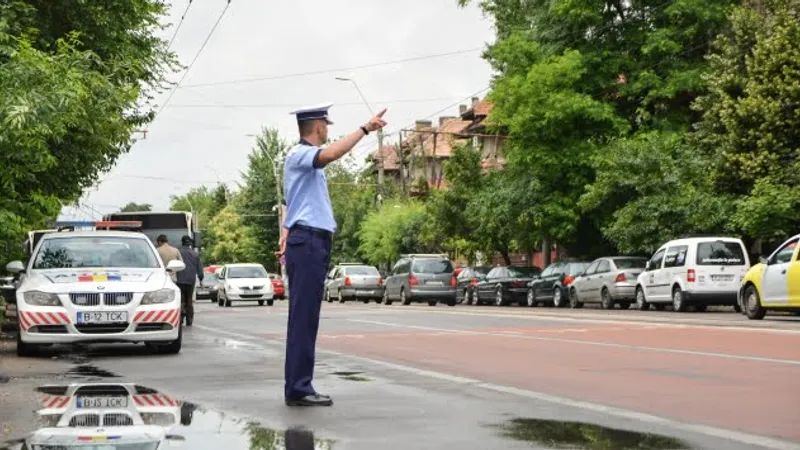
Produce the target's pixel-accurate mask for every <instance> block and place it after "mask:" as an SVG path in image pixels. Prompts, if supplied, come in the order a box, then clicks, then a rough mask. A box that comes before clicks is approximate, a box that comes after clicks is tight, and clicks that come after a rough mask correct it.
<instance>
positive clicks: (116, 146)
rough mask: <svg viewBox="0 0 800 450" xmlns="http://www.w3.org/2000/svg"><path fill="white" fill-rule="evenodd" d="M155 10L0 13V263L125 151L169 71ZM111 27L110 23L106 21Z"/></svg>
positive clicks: (121, 7)
mask: <svg viewBox="0 0 800 450" xmlns="http://www.w3.org/2000/svg"><path fill="white" fill-rule="evenodd" d="M164 12H165V6H164V4H163V3H162V2H160V1H156V0H132V1H128V0H124V1H123V0H119V1H111V2H100V3H96V2H81V3H75V2H47V1H19V0H18V1H10V2H4V3H3V4H2V5H0V91H2V92H3V96H2V98H0V122H1V123H2V126H0V167H2V168H3V170H2V171H0V188H2V189H3V196H2V198H0V259H3V260H8V259H10V258H11V257H14V256H18V255H15V253H16V252H17V250H16V249H17V248H18V247H19V246H18V243H20V242H22V240H23V239H24V235H25V232H26V231H28V230H30V229H36V228H41V227H42V226H43V225H44V224H45V223H46V222H48V221H50V220H53V219H54V218H55V217H56V215H57V214H58V212H59V211H60V209H61V207H62V205H64V204H69V203H71V202H74V201H75V200H77V199H78V198H79V197H80V195H81V193H82V191H83V189H85V188H87V187H89V186H91V185H93V184H94V183H95V181H96V180H97V176H98V174H100V173H101V172H103V171H105V170H108V169H109V168H111V167H112V166H113V164H114V163H115V162H116V160H117V158H118V157H119V156H120V155H121V154H123V153H125V152H127V151H128V149H129V148H130V144H131V134H132V132H133V131H134V130H135V129H136V127H138V126H141V125H143V124H145V123H146V122H147V121H149V120H151V118H152V110H151V109H150V108H148V107H146V106H145V107H141V106H142V105H141V104H139V102H140V100H145V101H146V99H147V96H148V95H149V94H148V92H149V91H150V90H151V89H153V88H154V87H155V86H156V85H158V84H159V83H160V82H161V80H162V78H163V76H164V74H165V73H166V72H167V71H169V70H170V68H171V67H172V63H173V61H174V59H173V56H172V55H170V54H167V53H166V51H165V43H164V42H162V41H161V40H160V39H158V38H156V37H155V36H154V33H153V32H154V31H155V29H156V27H157V23H158V21H159V19H160V18H161V17H162V16H163V14H164ZM111 17H113V20H110V18H111Z"/></svg>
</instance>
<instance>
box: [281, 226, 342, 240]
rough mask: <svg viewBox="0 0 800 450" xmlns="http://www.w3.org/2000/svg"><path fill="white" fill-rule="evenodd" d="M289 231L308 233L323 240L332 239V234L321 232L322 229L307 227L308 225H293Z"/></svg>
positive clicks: (326, 231) (325, 231)
mask: <svg viewBox="0 0 800 450" xmlns="http://www.w3.org/2000/svg"><path fill="white" fill-rule="evenodd" d="M291 230H303V231H308V232H309V233H312V234H316V235H317V236H319V237H322V238H325V239H332V238H333V233H331V232H330V231H328V230H323V229H322V228H316V227H309V226H308V225H303V224H299V223H298V224H295V225H294V226H293V227H292V228H291ZM291 230H290V231H291Z"/></svg>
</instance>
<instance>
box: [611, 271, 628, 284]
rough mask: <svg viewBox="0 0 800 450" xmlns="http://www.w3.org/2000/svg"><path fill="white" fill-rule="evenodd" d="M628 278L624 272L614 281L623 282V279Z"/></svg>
mask: <svg viewBox="0 0 800 450" xmlns="http://www.w3.org/2000/svg"><path fill="white" fill-rule="evenodd" d="M626 279H627V278H626V277H625V274H624V273H620V274H618V275H617V279H616V280H614V282H615V283H622V282H623V281H625V280H626Z"/></svg>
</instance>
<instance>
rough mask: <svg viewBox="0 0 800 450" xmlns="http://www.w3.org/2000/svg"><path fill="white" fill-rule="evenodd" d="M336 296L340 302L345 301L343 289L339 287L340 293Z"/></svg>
mask: <svg viewBox="0 0 800 450" xmlns="http://www.w3.org/2000/svg"><path fill="white" fill-rule="evenodd" d="M336 298H337V299H338V300H339V303H344V302H345V299H344V297H342V290H341V289H339V291H338V293H337V294H336Z"/></svg>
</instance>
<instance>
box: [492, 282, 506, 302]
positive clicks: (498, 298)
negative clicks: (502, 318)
mask: <svg viewBox="0 0 800 450" xmlns="http://www.w3.org/2000/svg"><path fill="white" fill-rule="evenodd" d="M494 304H495V306H506V305H507V304H508V303H506V299H505V297H504V296H503V288H502V287H500V286H497V287H496V288H495V291H494Z"/></svg>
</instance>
